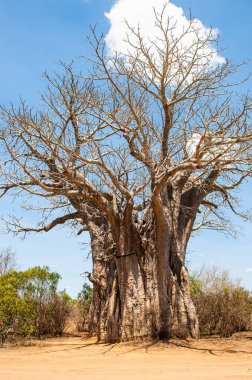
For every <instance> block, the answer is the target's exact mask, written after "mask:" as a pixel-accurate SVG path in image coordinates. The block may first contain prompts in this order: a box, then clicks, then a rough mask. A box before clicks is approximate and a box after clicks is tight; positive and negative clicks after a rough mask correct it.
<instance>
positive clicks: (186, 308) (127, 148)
mask: <svg viewBox="0 0 252 380" xmlns="http://www.w3.org/2000/svg"><path fill="white" fill-rule="evenodd" d="M166 9H167V8H166V7H164V8H163V9H162V10H161V12H160V13H158V12H155V27H156V30H157V38H155V36H153V39H152V41H151V43H150V42H149V41H148V40H146V39H145V38H144V37H143V36H142V35H141V29H140V28H138V29H134V28H131V27H130V26H129V38H128V41H127V42H126V43H127V44H128V50H127V52H124V54H120V53H113V54H112V55H109V54H108V53H107V50H106V46H105V43H104V39H103V37H101V38H100V37H97V35H96V32H95V30H93V37H92V38H91V39H90V44H91V47H92V58H91V61H92V62H93V70H92V71H91V73H88V74H86V75H83V74H81V73H75V72H74V70H73V68H72V67H71V66H66V65H64V66H63V73H61V74H59V75H56V76H55V77H54V78H51V77H50V76H48V75H46V78H47V80H48V81H49V89H48V92H47V94H45V95H44V96H43V100H44V103H45V108H43V109H42V111H39V112H37V113H34V111H33V109H32V108H29V107H27V106H26V105H25V104H24V103H22V104H21V106H20V107H19V108H16V107H14V106H13V107H11V108H10V109H7V108H5V107H2V123H1V142H2V152H1V153H2V157H4V158H3V161H4V162H3V163H2V166H1V168H2V169H1V170H2V177H3V179H4V180H3V184H2V186H1V188H2V189H3V194H5V193H6V192H7V191H9V190H13V191H15V190H16V191H22V192H24V193H27V194H29V195H31V196H32V197H43V198H44V199H47V200H48V201H49V202H51V206H50V207H49V212H50V213H51V212H52V210H53V209H54V210H56V212H57V211H58V210H62V212H63V210H64V211H65V214H62V216H61V215H60V216H59V214H58V215H56V216H55V219H54V220H53V221H52V222H51V223H45V221H44V222H43V223H42V224H40V225H39V226H38V227H36V228H23V227H22V226H20V224H19V222H18V221H17V220H13V221H12V225H14V226H15V228H17V229H18V231H19V232H20V231H22V232H25V233H26V232H28V231H49V230H50V229H51V228H53V227H54V226H56V225H59V224H62V223H65V222H67V221H71V222H72V223H74V224H76V223H81V224H82V227H81V229H80V232H81V231H83V230H88V231H89V234H90V237H91V249H92V257H93V273H92V274H90V275H89V279H90V281H92V283H93V286H94V288H93V289H94V291H93V311H92V312H93V316H92V320H93V321H94V328H95V331H96V333H97V336H98V338H99V339H105V340H107V341H110V342H111V341H116V340H129V339H135V338H139V337H143V336H153V335H155V336H156V337H159V338H168V337H170V336H171V334H176V333H178V334H179V335H180V336H181V334H183V336H188V335H191V336H192V337H198V336H199V329H198V321H197V316H196V312H195V307H194V305H193V302H192V299H191V296H190V288H189V277H188V272H187V269H186V267H185V264H184V260H185V255H186V248H187V244H188V241H189V239H190V237H191V234H192V232H193V231H194V230H198V229H200V228H215V229H218V230H230V224H229V221H228V220H226V219H225V218H224V216H223V215H224V214H223V211H225V209H226V208H229V209H231V210H232V211H234V212H235V213H236V214H239V215H241V216H244V217H245V215H243V214H242V213H240V212H239V211H238V210H237V208H236V199H235V194H234V191H235V190H236V189H237V188H238V187H239V186H240V185H241V184H242V183H243V182H244V180H245V179H247V178H249V176H250V175H251V145H252V131H251V125H250V117H251V100H250V99H249V97H248V96H247V95H245V96H240V95H238V94H237V93H236V92H234V91H233V90H232V89H233V88H234V86H235V83H233V82H232V81H231V77H232V74H234V73H236V71H237V69H238V68H239V66H235V65H233V64H232V63H231V62H230V61H228V60H225V61H224V60H222V61H221V62H219V63H218V62H216V61H215V60H214V57H216V54H217V51H216V49H215V48H213V44H214V42H216V40H217V37H216V36H215V34H214V33H213V31H212V30H210V29H209V30H207V31H206V32H204V33H202V30H201V28H200V25H199V23H198V22H197V20H194V19H190V20H188V21H187V23H186V26H185V27H184V28H178V26H177V24H176V23H175V22H174V20H172V19H171V18H170V17H169V15H168V14H167V11H166ZM131 36H133V37H132V38H131Z"/></svg>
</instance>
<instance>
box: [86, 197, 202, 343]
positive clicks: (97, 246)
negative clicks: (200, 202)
mask: <svg viewBox="0 0 252 380" xmlns="http://www.w3.org/2000/svg"><path fill="white" fill-rule="evenodd" d="M164 198H165V199H167V197H164ZM184 198H186V200H187V202H188V199H187V198H188V195H187V196H186V197H184ZM162 204H163V200H162ZM167 206H168V205H167ZM84 208H85V210H83V212H84V211H85V217H84V218H85V223H86V225H87V228H88V230H89V232H90V236H91V250H92V259H93V272H92V274H90V276H89V279H90V281H91V282H92V283H93V304H92V307H91V311H90V314H91V315H90V316H91V318H90V326H89V327H90V329H89V330H90V334H95V335H96V336H97V338H98V340H103V341H106V342H118V341H127V340H140V339H144V338H147V339H151V338H154V339H169V338H170V337H171V336H177V337H188V336H191V337H194V338H197V337H198V336H199V332H198V321H197V316H196V311H195V308H194V305H193V302H192V300H191V297H190V289H189V277H188V272H187V269H186V267H185V265H184V258H185V250H186V244H187V241H188V236H187V235H188V228H190V227H188V224H190V223H192V219H193V217H194V216H193V217H192V215H191V214H190V215H189V214H188V215H183V216H182V214H181V212H180V213H178V216H177V220H175V219H173V220H171V219H170V217H171V215H172V210H171V208H170V209H169V208H168V207H165V206H164V207H163V209H162V213H161V214H163V211H164V210H166V215H165V220H164V223H163V222H162V221H161V220H160V215H155V211H153V208H150V209H149V210H148V211H147V212H145V214H144V215H143V217H142V218H141V220H139V221H138V220H136V219H135V220H134V218H132V214H131V213H130V211H129V218H128V219H127V220H126V219H125V218H124V220H123V221H122V222H121V225H118V229H117V231H116V232H117V234H116V233H113V228H111V226H110V224H109V222H108V220H107V218H106V217H105V216H104V215H103V213H102V212H101V211H100V210H99V209H97V208H96V207H94V206H93V205H91V206H90V205H89V206H88V205H87V204H85V206H84ZM154 209H155V207H154ZM173 212H175V210H173ZM182 213H183V212H182ZM183 214H184V213H183ZM193 214H195V212H194V213H193ZM161 216H162V215H161ZM163 216H164V215H163ZM119 224H120V223H119ZM182 224H183V225H182Z"/></svg>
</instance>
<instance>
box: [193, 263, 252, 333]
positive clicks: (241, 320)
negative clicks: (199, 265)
mask: <svg viewBox="0 0 252 380" xmlns="http://www.w3.org/2000/svg"><path fill="white" fill-rule="evenodd" d="M190 284H191V295H192V298H193V301H194V304H195V306H196V310H197V313H198V318H199V325H200V332H201V334H219V335H221V336H223V337H229V336H231V335H232V334H233V333H235V332H240V331H246V330H250V329H251V328H252V296H251V294H250V292H248V291H247V290H245V289H244V288H243V287H241V286H240V285H239V283H238V282H234V281H232V280H231V279H230V277H229V274H228V272H225V271H223V272H221V271H219V270H218V269H216V268H215V267H214V268H211V269H206V270H201V271H200V272H198V273H194V274H193V276H191V277H190Z"/></svg>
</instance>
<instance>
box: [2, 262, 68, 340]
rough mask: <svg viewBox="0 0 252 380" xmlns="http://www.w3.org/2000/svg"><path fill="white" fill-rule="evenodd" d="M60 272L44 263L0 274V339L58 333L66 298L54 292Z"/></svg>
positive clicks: (63, 322)
mask: <svg viewBox="0 0 252 380" xmlns="http://www.w3.org/2000/svg"><path fill="white" fill-rule="evenodd" d="M59 279H60V275H59V274H58V273H56V272H51V271H50V270H49V268H48V267H43V268H41V267H34V268H31V269H28V270H26V271H23V272H18V271H15V270H13V271H10V272H8V273H6V274H4V275H2V276H0V340H1V341H4V340H6V339H14V338H15V337H17V336H20V335H21V336H30V335H34V336H37V337H41V336H42V335H46V334H50V335H61V334H62V333H63V331H64V328H65V324H66V320H67V317H68V315H69V313H70V303H69V299H68V298H67V297H66V296H65V294H64V293H59V292H57V286H58V282H59Z"/></svg>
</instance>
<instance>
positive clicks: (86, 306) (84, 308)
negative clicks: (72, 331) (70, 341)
mask: <svg viewBox="0 0 252 380" xmlns="http://www.w3.org/2000/svg"><path fill="white" fill-rule="evenodd" d="M92 300H93V289H92V288H91V286H90V285H88V284H84V285H83V289H82V291H81V292H80V293H79V294H78V298H77V303H76V306H77V312H76V317H75V321H76V327H77V330H78V331H80V332H83V331H88V322H89V312H90V307H91V304H92Z"/></svg>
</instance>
